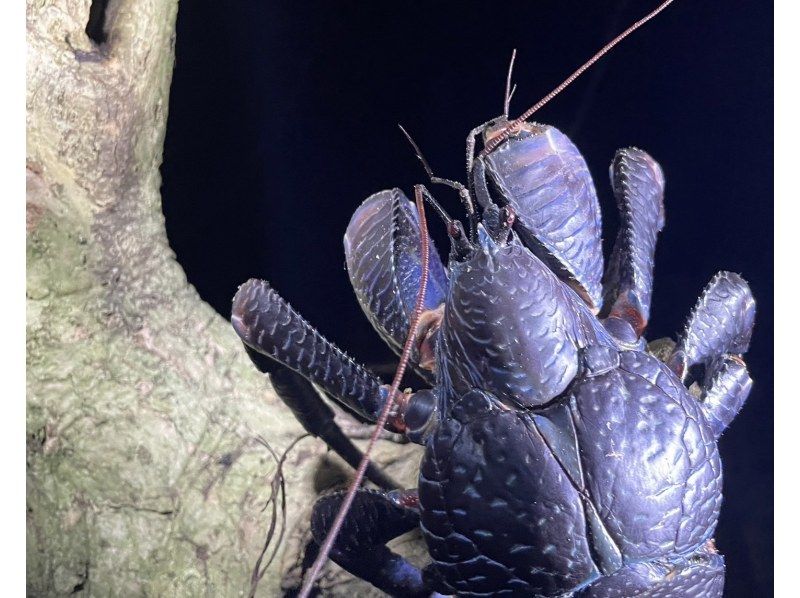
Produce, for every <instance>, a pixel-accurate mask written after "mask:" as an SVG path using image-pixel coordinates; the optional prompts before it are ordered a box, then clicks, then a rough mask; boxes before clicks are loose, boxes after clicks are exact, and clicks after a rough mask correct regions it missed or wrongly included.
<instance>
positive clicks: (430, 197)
mask: <svg viewBox="0 0 800 598" xmlns="http://www.w3.org/2000/svg"><path fill="white" fill-rule="evenodd" d="M420 187H422V197H423V198H424V199H425V201H427V202H428V203H429V204H430V205H431V207H432V208H433V210H434V211H435V212H436V213H437V214H438V216H439V218H441V219H442V220H444V223H445V224H446V225H448V226H449V225H450V224H451V223H452V222H453V219H452V218H450V214H448V213H447V210H445V209H444V208H443V207H442V204H440V203H439V202H438V201H436V198H435V197H434V196H433V195H431V192H430V191H428V190H427V189H426V188H425V187H424V186H422V185H420Z"/></svg>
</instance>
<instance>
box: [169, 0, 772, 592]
mask: <svg viewBox="0 0 800 598" xmlns="http://www.w3.org/2000/svg"><path fill="white" fill-rule="evenodd" d="M655 4H656V3H655V2H624V1H621V2H608V1H602V2H600V1H596V2H591V3H590V2H585V1H570V2H565V1H563V0H562V1H541V2H530V1H528V2H481V3H462V2H453V3H435V4H434V3H430V4H427V3H403V5H402V6H397V5H396V3H382V2H375V3H365V2H344V1H337V2H304V3H298V2H263V1H255V0H251V1H230V2H224V3H223V2H219V0H190V1H185V2H182V3H181V7H180V11H179V14H178V25H177V45H176V53H177V58H176V66H175V73H174V78H173V85H172V94H171V99H170V107H169V122H168V126H167V139H166V146H165V156H164V166H163V168H162V171H163V177H164V186H163V197H164V212H165V215H166V222H167V231H168V233H169V237H170V242H171V244H172V247H173V248H174V250H175V252H176V254H177V257H178V260H179V261H180V262H181V264H183V266H184V267H185V269H186V272H187V274H188V277H189V281H190V282H191V283H192V284H194V285H195V286H196V287H197V289H198V290H199V292H200V294H201V296H202V297H203V298H204V299H206V300H207V301H208V302H209V303H211V305H213V306H214V307H215V308H216V309H217V310H218V311H219V312H220V313H222V314H223V315H226V316H228V315H229V310H230V300H231V297H232V296H233V294H234V292H235V290H236V287H237V285H238V284H240V283H241V282H243V281H245V280H246V279H248V278H249V277H253V276H257V277H263V278H266V279H268V280H270V281H271V282H272V283H273V284H274V286H275V287H276V288H278V289H279V290H280V292H281V294H282V295H283V296H284V297H285V298H287V299H288V300H289V301H291V302H292V304H293V305H294V306H295V307H296V308H297V309H298V310H299V311H300V312H301V313H302V314H304V315H305V316H306V317H307V318H308V319H309V320H310V321H311V322H312V323H315V324H316V325H317V326H318V327H319V328H320V330H321V331H322V332H323V333H325V334H326V335H327V336H328V337H329V338H331V339H332V340H334V341H335V342H337V343H338V344H339V345H340V346H342V347H344V348H346V349H347V350H348V351H349V352H350V353H351V354H353V355H354V356H355V357H356V358H358V359H360V360H362V361H365V362H368V363H376V362H382V361H386V360H388V359H389V358H390V356H391V354H390V353H389V351H388V350H387V349H385V347H384V346H383V345H382V343H381V342H380V340H379V339H378V337H377V335H376V334H375V333H373V331H372V330H371V328H370V326H369V324H368V322H367V320H366V319H365V318H364V317H363V315H362V314H361V312H360V309H359V307H358V305H357V303H356V301H355V297H354V295H353V292H352V290H351V289H350V287H349V283H348V280H347V274H346V272H345V270H344V256H343V250H342V235H343V234H344V231H345V228H346V226H347V223H348V221H349V219H350V216H351V214H352V212H353V210H354V209H355V208H356V207H357V206H358V205H359V203H360V202H361V201H362V200H363V199H364V198H366V197H367V196H368V195H370V194H371V193H373V192H375V191H378V190H380V189H385V188H388V187H393V186H400V187H402V188H403V189H405V190H406V192H407V193H410V189H411V186H412V185H413V184H414V183H417V182H424V176H423V173H422V171H421V169H420V168H419V166H418V163H417V162H416V160H415V158H414V156H413V154H412V153H411V151H410V149H409V147H408V146H407V144H406V142H405V141H404V139H403V138H402V137H401V135H400V133H399V132H398V130H397V127H396V123H398V122H401V123H403V124H404V125H405V126H406V128H408V129H409V130H410V131H411V132H412V134H413V135H414V136H415V138H416V140H417V141H418V143H419V144H420V145H421V147H422V148H423V150H424V152H425V154H426V156H427V157H428V159H429V161H430V162H431V163H432V165H433V167H434V169H435V170H436V171H437V172H438V173H439V174H441V175H442V176H448V177H453V178H458V179H461V180H464V179H465V173H464V139H465V137H466V134H467V132H468V131H469V130H470V129H471V128H472V127H473V126H475V125H477V124H479V123H481V122H483V121H484V120H487V119H488V118H491V117H493V116H496V115H498V114H499V113H500V112H501V111H502V110H501V108H502V96H503V87H504V80H505V74H506V67H507V64H508V59H509V56H510V54H511V50H512V48H517V50H518V55H517V65H516V71H515V77H514V78H515V81H516V82H517V83H518V89H517V93H516V95H515V97H514V100H513V102H512V109H511V112H512V115H513V116H515V115H517V114H519V113H520V112H522V111H523V110H524V109H525V108H527V107H528V106H529V105H530V104H533V103H534V102H535V101H536V100H538V99H539V98H540V97H541V96H543V95H544V94H545V93H547V92H548V91H550V89H551V88H553V87H554V86H555V85H556V84H558V83H559V82H560V81H561V80H562V79H563V78H565V77H566V76H567V75H568V74H569V73H570V72H572V70H574V69H575V68H576V67H577V66H578V65H579V64H581V63H582V62H583V61H584V60H585V59H587V58H588V57H589V56H590V55H591V54H592V53H594V52H595V51H596V50H597V49H598V48H600V47H601V46H602V45H603V44H605V43H606V42H607V41H609V40H610V39H611V38H612V37H613V36H614V35H616V34H617V33H618V32H620V31H621V30H623V29H624V28H625V27H627V26H628V25H629V24H630V23H632V22H633V21H635V20H636V19H638V18H640V17H641V16H643V15H644V14H645V13H646V12H647V11H648V10H650V9H651V8H652V7H654V6H655ZM772 18H773V17H772V6H771V5H770V4H769V3H762V2H741V1H736V2H724V3H721V2H710V1H705V2H703V1H695V2H677V3H676V4H675V5H673V6H671V7H669V8H668V9H667V10H666V11H665V12H664V13H662V15H661V16H659V17H657V18H656V19H655V20H654V21H652V22H651V23H649V24H648V25H646V27H645V28H644V29H642V30H640V31H638V32H636V33H635V34H634V35H633V36H632V37H631V38H629V39H627V40H626V41H624V42H623V43H622V44H621V45H620V46H619V47H618V48H616V49H615V50H614V51H613V52H612V53H611V54H610V55H608V56H606V57H605V58H603V59H602V60H601V61H600V63H598V64H597V65H596V66H595V67H593V69H592V70H590V71H589V72H588V73H587V74H586V75H584V76H583V77H582V78H581V79H579V80H578V81H577V82H576V83H575V84H573V86H572V87H570V88H569V89H568V90H567V91H565V92H564V93H562V95H560V96H559V97H558V98H557V99H556V100H554V101H553V102H551V103H550V104H549V105H548V106H547V107H545V108H544V109H543V110H542V111H540V112H539V113H538V114H537V115H536V119H537V120H539V121H541V122H546V123H550V124H553V125H555V126H557V127H558V128H560V129H561V130H563V131H564V132H565V133H567V134H568V135H569V136H570V137H571V138H572V140H573V141H574V142H575V143H576V145H577V146H578V147H579V148H580V149H581V151H582V152H583V154H584V156H585V157H586V159H587V162H588V163H589V167H590V169H591V171H592V173H593V175H594V177H595V182H596V184H597V188H598V193H599V195H600V199H601V205H602V207H603V212H604V229H605V231H604V232H605V235H604V236H605V238H606V241H607V243H608V242H610V241H612V240H613V238H614V235H615V231H616V221H617V218H616V210H615V207H614V202H613V198H612V197H611V194H610V190H609V185H608V182H607V181H608V179H607V167H608V164H609V162H610V160H611V157H612V155H613V153H614V150H615V149H616V148H618V147H621V146H625V145H637V146H639V147H642V148H645V149H647V150H648V151H649V152H650V153H651V154H652V155H653V156H654V157H656V159H658V160H659V161H660V163H661V165H662V167H663V168H664V171H665V174H666V179H667V197H666V202H667V226H666V229H665V230H664V232H663V234H662V236H661V238H660V241H659V248H658V252H657V256H656V286H655V295H654V305H653V312H652V318H651V325H650V330H649V333H648V337H649V338H658V337H661V336H666V335H673V334H674V333H675V332H677V331H678V330H679V329H680V327H681V326H682V324H683V321H684V319H685V317H686V314H687V313H688V311H689V309H690V308H691V307H692V306H693V305H694V303H695V300H696V297H697V295H698V293H699V292H700V290H701V289H702V288H703V286H704V285H705V284H706V283H707V282H708V280H709V279H710V278H711V276H712V275H713V274H714V273H715V272H716V271H717V270H719V269H728V270H733V271H736V272H740V273H742V274H743V275H744V276H745V278H746V279H747V280H748V281H749V282H750V283H751V286H752V288H753V292H754V293H755V296H756V300H757V302H758V317H757V321H756V332H755V337H754V339H753V344H752V347H751V350H750V353H749V355H748V362H749V365H750V367H751V372H752V375H753V378H754V379H755V381H756V384H755V388H754V391H753V393H752V395H751V397H750V399H749V401H748V403H747V405H746V406H745V407H744V409H743V411H742V413H741V414H740V415H739V417H738V418H737V419H736V421H735V423H734V424H733V426H732V427H731V429H730V430H729V431H728V432H727V433H726V434H725V435H724V436H723V438H722V440H721V442H720V446H721V451H722V456H723V460H724V465H725V501H724V505H723V509H722V516H721V519H720V523H719V528H718V532H717V535H716V538H717V545H718V547H719V548H720V549H721V551H722V552H723V553H724V554H725V557H726V560H727V565H728V575H727V584H726V595H727V596H753V595H756V594H760V595H764V594H771V593H772V554H773V553H772V498H773V475H772V463H773V461H772V426H773V394H772V330H773V321H772V282H773V278H772V271H773V270H772V257H773V254H772V250H773V245H772V217H773V212H772V209H773V208H772V205H773V204H772V196H773V186H772ZM436 192H437V195H438V196H439V197H440V198H441V199H442V201H443V202H444V203H445V204H446V205H447V207H448V209H450V211H451V212H457V211H458V202H457V200H456V198H455V197H453V196H452V195H451V194H450V193H449V192H448V191H447V190H446V189H437V190H436ZM431 220H433V218H432V219H431ZM436 224H437V223H434V225H433V226H434V228H437V230H434V231H433V234H434V237H435V238H438V239H442V231H441V230H438V228H441V227H436ZM439 246H440V247H443V246H446V245H444V244H443V243H442V242H440V243H439ZM607 249H608V247H607Z"/></svg>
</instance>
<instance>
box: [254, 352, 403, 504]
mask: <svg viewBox="0 0 800 598" xmlns="http://www.w3.org/2000/svg"><path fill="white" fill-rule="evenodd" d="M245 350H246V351H247V354H248V355H249V356H250V359H251V361H252V362H253V363H254V364H255V366H256V367H257V368H258V369H259V371H261V372H262V373H265V374H267V373H268V374H269V376H270V382H272V388H273V389H274V390H275V392H276V393H277V394H278V396H279V397H280V398H281V400H282V401H283V402H284V403H285V404H286V406H287V407H289V409H291V410H292V413H293V414H294V416H295V418H296V419H297V421H298V422H300V424H301V425H302V426H303V428H304V429H305V430H306V431H307V432H309V433H310V434H312V435H314V436H316V437H318V438H320V439H322V440H323V441H324V442H325V444H327V445H328V446H329V447H330V448H331V449H332V450H333V451H334V452H336V453H337V454H338V455H339V456H340V457H341V458H342V459H344V460H345V461H346V462H347V464H348V465H350V466H351V467H352V468H353V469H355V468H356V467H358V464H359V462H360V461H361V458H362V457H363V453H362V452H361V449H359V448H358V447H357V446H356V445H355V444H353V442H352V441H351V440H350V439H349V438H348V437H347V436H346V435H345V433H344V432H342V430H341V428H339V426H338V425H337V423H336V421H335V420H334V419H333V417H334V413H333V409H331V408H330V407H329V406H328V405H327V404H326V403H325V402H324V401H323V400H322V397H321V396H320V395H319V393H318V392H317V390H316V389H315V388H314V386H313V385H312V384H311V383H310V382H309V381H308V380H306V379H305V378H303V376H301V375H300V374H298V373H297V372H295V371H293V370H290V369H289V368H287V367H286V366H284V365H281V364H280V363H278V362H277V361H274V360H272V359H270V358H269V357H265V356H264V355H262V354H261V353H258V352H257V351H255V350H254V349H251V348H250V347H248V346H247V345H245ZM366 477H367V479H369V480H370V481H371V482H372V483H373V484H376V485H377V486H380V487H381V488H384V489H386V490H392V489H395V488H399V487H400V486H399V484H397V482H395V481H394V480H393V479H392V478H391V477H389V476H388V475H387V474H386V473H384V472H383V471H382V470H381V469H380V468H379V467H378V466H377V465H375V464H374V463H370V464H369V467H368V468H367V471H366Z"/></svg>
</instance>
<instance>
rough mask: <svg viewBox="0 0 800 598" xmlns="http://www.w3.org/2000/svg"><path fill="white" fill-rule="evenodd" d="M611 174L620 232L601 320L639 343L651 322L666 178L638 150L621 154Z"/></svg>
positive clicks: (622, 337)
mask: <svg viewBox="0 0 800 598" xmlns="http://www.w3.org/2000/svg"><path fill="white" fill-rule="evenodd" d="M610 174H611V185H612V187H613V189H614V196H615V197H616V199H617V206H618V208H619V211H620V228H619V233H618V234H617V240H616V242H615V243H614V250H613V252H612V253H611V259H610V261H609V264H608V268H607V269H606V273H605V276H604V277H603V291H604V292H603V295H604V296H603V315H605V316H606V318H607V319H606V322H605V324H606V327H607V328H609V329H610V330H611V332H612V333H614V334H615V336H617V337H618V338H619V340H621V341H628V342H635V341H636V340H638V338H639V337H640V336H641V335H642V332H643V331H644V329H645V327H646V326H647V320H648V319H649V317H650V297H651V294H652V290H653V257H654V255H655V249H656V237H657V236H658V233H659V231H660V230H661V229H662V228H663V227H664V175H663V173H662V172H661V167H660V166H659V165H658V163H657V162H656V161H655V160H653V158H651V157H650V156H649V155H648V154H646V153H645V152H643V151H642V150H640V149H636V148H626V149H621V150H618V151H617V153H616V155H615V156H614V160H613V161H612V163H611V172H610ZM628 326H629V328H628Z"/></svg>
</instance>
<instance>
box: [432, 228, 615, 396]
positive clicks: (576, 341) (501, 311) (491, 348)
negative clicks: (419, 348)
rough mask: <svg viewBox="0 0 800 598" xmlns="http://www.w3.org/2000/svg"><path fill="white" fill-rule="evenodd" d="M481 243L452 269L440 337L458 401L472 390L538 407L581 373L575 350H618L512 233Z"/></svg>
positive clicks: (448, 384)
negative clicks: (598, 345)
mask: <svg viewBox="0 0 800 598" xmlns="http://www.w3.org/2000/svg"><path fill="white" fill-rule="evenodd" d="M479 230H480V233H481V234H480V236H481V242H480V246H479V247H478V248H477V249H476V250H475V252H474V254H473V255H472V256H471V257H469V258H468V259H467V260H466V261H464V262H451V264H450V292H449V294H448V297H447V303H446V304H445V312H444V321H443V323H442V328H441V330H440V333H439V371H440V372H442V376H443V380H442V382H443V384H444V387H445V388H446V389H452V392H454V393H455V394H456V395H460V394H463V393H465V392H467V391H468V390H469V389H471V388H480V389H483V390H486V391H487V392H491V393H492V394H494V395H495V396H496V397H498V398H499V399H500V400H501V401H503V402H505V403H506V404H509V405H517V406H518V405H540V404H543V403H546V402H547V401H549V400H550V399H552V398H553V397H555V396H556V395H558V394H559V393H560V392H562V391H563V390H564V389H565V388H566V387H567V385H568V384H569V383H570V381H571V380H572V379H573V378H574V376H575V374H576V373H577V371H578V350H579V349H580V348H581V347H585V346H587V345H589V344H593V343H598V342H599V343H605V344H609V345H613V344H614V342H613V340H611V338H610V337H609V336H608V333H607V332H606V331H605V330H604V329H603V328H602V326H600V324H599V323H598V321H597V319H596V318H595V317H594V316H593V315H592V314H591V312H590V311H589V309H588V308H587V306H586V305H585V304H584V303H583V302H582V301H581V300H580V299H579V298H578V296H577V295H576V294H575V293H574V292H573V291H572V290H571V289H570V288H569V287H567V286H566V285H565V284H564V283H562V282H561V281H560V280H559V279H558V278H557V277H556V276H555V274H553V273H552V272H551V271H550V269H549V268H547V266H545V265H544V264H543V263H542V262H541V261H540V260H539V259H538V258H537V257H536V256H535V255H533V254H532V253H531V252H530V251H528V249H526V248H525V247H524V246H523V245H522V243H521V242H520V240H519V239H518V238H517V237H516V236H515V235H512V240H511V241H510V242H509V243H508V244H496V243H495V242H494V241H492V240H491V238H490V237H489V236H488V235H487V234H485V233H484V232H483V227H482V226H481V227H480V229H479Z"/></svg>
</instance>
